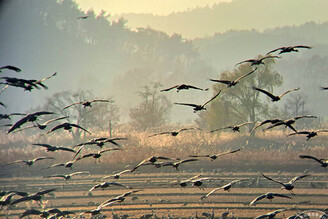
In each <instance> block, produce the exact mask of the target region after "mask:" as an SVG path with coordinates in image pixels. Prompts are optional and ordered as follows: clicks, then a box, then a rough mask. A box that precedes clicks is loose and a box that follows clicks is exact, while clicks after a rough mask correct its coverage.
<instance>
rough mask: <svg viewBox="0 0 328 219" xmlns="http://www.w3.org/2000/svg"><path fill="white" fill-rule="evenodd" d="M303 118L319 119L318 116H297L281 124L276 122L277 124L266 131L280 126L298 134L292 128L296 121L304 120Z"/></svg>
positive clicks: (282, 121)
mask: <svg viewBox="0 0 328 219" xmlns="http://www.w3.org/2000/svg"><path fill="white" fill-rule="evenodd" d="M302 118H317V117H316V116H311V115H304V116H295V117H293V118H290V119H287V120H281V121H279V122H276V123H275V124H273V125H271V126H269V127H268V128H266V130H268V129H272V128H274V127H277V126H280V125H284V126H285V127H286V128H287V127H288V128H290V129H291V130H293V131H294V132H297V130H296V129H295V128H294V127H293V126H292V125H293V124H294V123H295V122H296V120H299V119H302Z"/></svg>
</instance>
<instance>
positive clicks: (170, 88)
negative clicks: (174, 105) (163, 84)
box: [161, 85, 179, 92]
mask: <svg viewBox="0 0 328 219" xmlns="http://www.w3.org/2000/svg"><path fill="white" fill-rule="evenodd" d="M177 87H179V85H175V86H173V87H169V88H167V89H163V90H161V92H163V91H169V90H172V89H174V88H177Z"/></svg>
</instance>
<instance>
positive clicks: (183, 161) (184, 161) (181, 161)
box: [177, 158, 198, 164]
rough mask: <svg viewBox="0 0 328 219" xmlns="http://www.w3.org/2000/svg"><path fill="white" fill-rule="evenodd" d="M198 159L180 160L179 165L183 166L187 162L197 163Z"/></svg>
mask: <svg viewBox="0 0 328 219" xmlns="http://www.w3.org/2000/svg"><path fill="white" fill-rule="evenodd" d="M197 160H198V159H195V158H190V159H184V160H180V161H179V162H177V163H179V164H182V163H187V162H192V161H197Z"/></svg>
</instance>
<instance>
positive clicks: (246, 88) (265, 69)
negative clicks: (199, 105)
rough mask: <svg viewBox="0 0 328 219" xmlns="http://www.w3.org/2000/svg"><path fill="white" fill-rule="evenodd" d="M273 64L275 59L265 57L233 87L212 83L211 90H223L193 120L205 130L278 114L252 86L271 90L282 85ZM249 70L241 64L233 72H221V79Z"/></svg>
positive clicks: (249, 69) (235, 77) (248, 66)
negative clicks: (253, 70) (262, 61)
mask: <svg viewBox="0 0 328 219" xmlns="http://www.w3.org/2000/svg"><path fill="white" fill-rule="evenodd" d="M273 64H274V60H272V59H271V60H265V65H261V66H258V69H257V70H256V71H255V72H254V73H253V74H251V75H249V76H247V77H245V78H243V79H242V80H240V82H239V84H237V85H236V86H234V87H231V88H227V85H225V84H222V83H215V84H213V90H214V91H213V92H214V93H217V92H218V91H219V90H222V93H221V95H220V97H219V98H217V99H215V100H214V101H213V102H212V103H211V104H210V106H209V107H208V110H207V111H204V112H202V113H200V114H199V119H197V120H196V122H197V123H198V124H199V125H200V126H203V127H204V126H205V127H206V128H208V129H216V128H220V127H223V126H228V125H235V124H240V123H243V122H247V121H259V120H262V119H266V118H268V117H270V116H274V115H277V114H278V108H277V107H275V104H274V103H272V102H271V101H265V99H268V98H266V97H264V96H263V95H261V94H260V92H258V91H255V90H253V89H252V86H256V87H259V88H262V89H266V90H269V91H270V92H272V90H273V88H274V87H276V86H280V85H281V84H282V77H281V75H280V74H279V73H278V72H276V71H274V70H273ZM251 71H252V67H251V66H250V64H243V65H240V66H239V67H238V68H236V69H235V70H233V71H232V72H229V71H226V72H223V73H222V74H221V75H220V79H226V80H234V79H237V78H239V77H240V76H242V75H244V74H246V73H248V72H251Z"/></svg>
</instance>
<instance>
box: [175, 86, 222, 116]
mask: <svg viewBox="0 0 328 219" xmlns="http://www.w3.org/2000/svg"><path fill="white" fill-rule="evenodd" d="M220 93H221V90H220V91H219V92H218V93H217V94H216V95H214V96H213V97H212V98H211V99H210V100H208V101H207V102H206V103H204V104H203V105H197V104H192V103H174V104H177V105H184V106H191V107H194V113H195V112H197V111H201V110H206V108H205V105H206V104H208V103H209V102H211V101H212V100H214V99H215V98H216V97H217V96H219V94H220Z"/></svg>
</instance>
